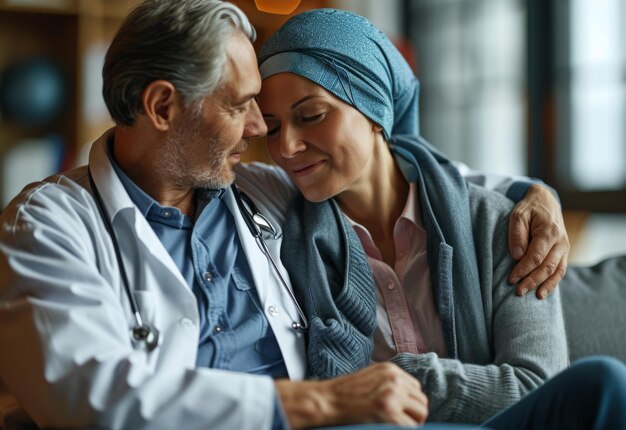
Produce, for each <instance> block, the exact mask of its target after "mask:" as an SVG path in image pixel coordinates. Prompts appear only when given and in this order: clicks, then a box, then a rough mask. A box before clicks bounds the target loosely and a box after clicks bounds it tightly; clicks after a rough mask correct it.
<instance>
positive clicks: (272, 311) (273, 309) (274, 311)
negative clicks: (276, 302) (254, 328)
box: [267, 305, 278, 317]
mask: <svg viewBox="0 0 626 430" xmlns="http://www.w3.org/2000/svg"><path fill="white" fill-rule="evenodd" d="M267 311H268V312H269V314H270V315H271V316H273V317H275V316H278V308H277V307H276V306H273V305H272V306H270V307H268V308H267Z"/></svg>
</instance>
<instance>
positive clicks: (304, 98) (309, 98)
mask: <svg viewBox="0 0 626 430" xmlns="http://www.w3.org/2000/svg"><path fill="white" fill-rule="evenodd" d="M316 97H321V96H318V95H315V94H311V95H308V96H305V97H302V98H301V99H300V100H298V101H297V102H295V103H294V104H292V105H291V109H294V108H296V107H298V105H300V104H302V103H304V102H305V101H307V100H311V99H314V98H316Z"/></svg>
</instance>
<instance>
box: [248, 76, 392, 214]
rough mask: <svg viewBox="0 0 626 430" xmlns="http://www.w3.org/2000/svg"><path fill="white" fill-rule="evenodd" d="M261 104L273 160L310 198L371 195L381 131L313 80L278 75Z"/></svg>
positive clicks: (266, 88) (263, 91)
mask: <svg viewBox="0 0 626 430" xmlns="http://www.w3.org/2000/svg"><path fill="white" fill-rule="evenodd" d="M259 106H260V107H261V112H262V113H263V118H264V119H265V122H266V123H267V148H268V151H269V154H270V156H271V157H272V159H273V160H274V162H276V164H278V165H279V166H280V167H282V168H283V169H285V170H286V171H287V173H288V174H289V176H290V177H291V178H292V179H293V181H294V182H295V184H296V185H297V187H298V188H299V189H300V191H301V192H302V194H304V197H305V198H306V199H307V200H310V201H314V202H319V201H322V200H326V199H328V198H331V197H333V196H336V195H338V194H341V193H343V192H346V191H351V192H359V191H366V190H367V187H368V186H369V181H370V180H371V178H373V177H375V176H374V175H373V174H374V173H375V172H373V169H374V162H373V160H374V158H375V157H374V153H375V145H376V141H377V138H378V140H382V138H381V134H380V130H381V129H380V127H378V126H377V125H375V124H373V123H372V122H371V121H370V120H369V119H367V118H366V117H365V116H364V115H363V114H361V113H360V112H359V111H358V110H356V109H355V108H353V107H352V106H350V105H348V104H346V103H344V102H343V101H342V100H340V99H339V98H337V97H335V96H334V95H333V94H331V93H330V92H328V91H326V90H325V89H324V88H322V87H321V86H319V85H317V84H315V83H313V82H312V81H310V80H308V79H306V78H303V77H301V76H298V75H295V74H293V73H279V74H276V75H273V76H271V77H269V78H267V79H265V80H264V81H263V85H262V88H261V93H260V96H259Z"/></svg>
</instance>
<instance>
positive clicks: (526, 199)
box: [453, 161, 570, 299]
mask: <svg viewBox="0 0 626 430" xmlns="http://www.w3.org/2000/svg"><path fill="white" fill-rule="evenodd" d="M453 164H454V165H455V167H456V168H457V169H459V171H460V172H461V174H462V175H463V176H464V177H465V179H467V180H468V181H469V182H471V183H473V184H476V185H479V186H481V187H484V188H486V189H488V190H493V191H497V192H498V193H500V194H502V195H505V196H507V197H508V198H509V199H511V200H512V201H513V202H515V203H517V205H516V206H515V208H514V209H513V211H512V212H511V217H510V224H509V235H508V242H507V243H508V244H509V252H510V254H511V255H512V256H513V258H514V259H515V260H517V261H518V264H516V265H515V267H514V268H513V270H511V272H510V276H509V280H510V282H511V283H512V284H517V288H516V292H517V294H518V295H524V294H526V293H527V292H530V291H532V290H534V289H536V288H537V293H536V294H537V297H539V298H540V299H543V298H545V297H546V296H547V295H548V294H550V293H551V292H552V291H553V290H554V289H555V288H556V286H557V285H558V283H559V282H560V281H561V279H562V278H563V276H564V275H565V271H566V269H567V256H568V254H569V249H570V244H569V239H568V237H567V231H566V230H565V224H564V222H563V215H562V213H561V205H560V204H559V201H558V199H557V197H556V191H555V190H554V189H552V188H550V187H548V186H547V185H546V184H544V183H542V182H541V181H538V180H533V179H531V178H527V177H524V176H503V175H493V174H485V173H481V172H476V171H473V170H471V169H470V168H469V167H467V166H466V165H465V164H463V163H459V162H456V161H453Z"/></svg>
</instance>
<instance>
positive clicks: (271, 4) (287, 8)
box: [254, 0, 301, 15]
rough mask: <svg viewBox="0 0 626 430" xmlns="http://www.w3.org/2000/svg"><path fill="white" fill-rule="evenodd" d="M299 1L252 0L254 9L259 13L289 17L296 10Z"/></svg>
mask: <svg viewBox="0 0 626 430" xmlns="http://www.w3.org/2000/svg"><path fill="white" fill-rule="evenodd" d="M300 1H301V0H254V3H255V4H256V8H257V9H258V10H260V11H261V12H267V13H274V14H276V15H289V14H290V13H291V12H293V11H294V10H296V8H297V7H298V5H299V4H300Z"/></svg>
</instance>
